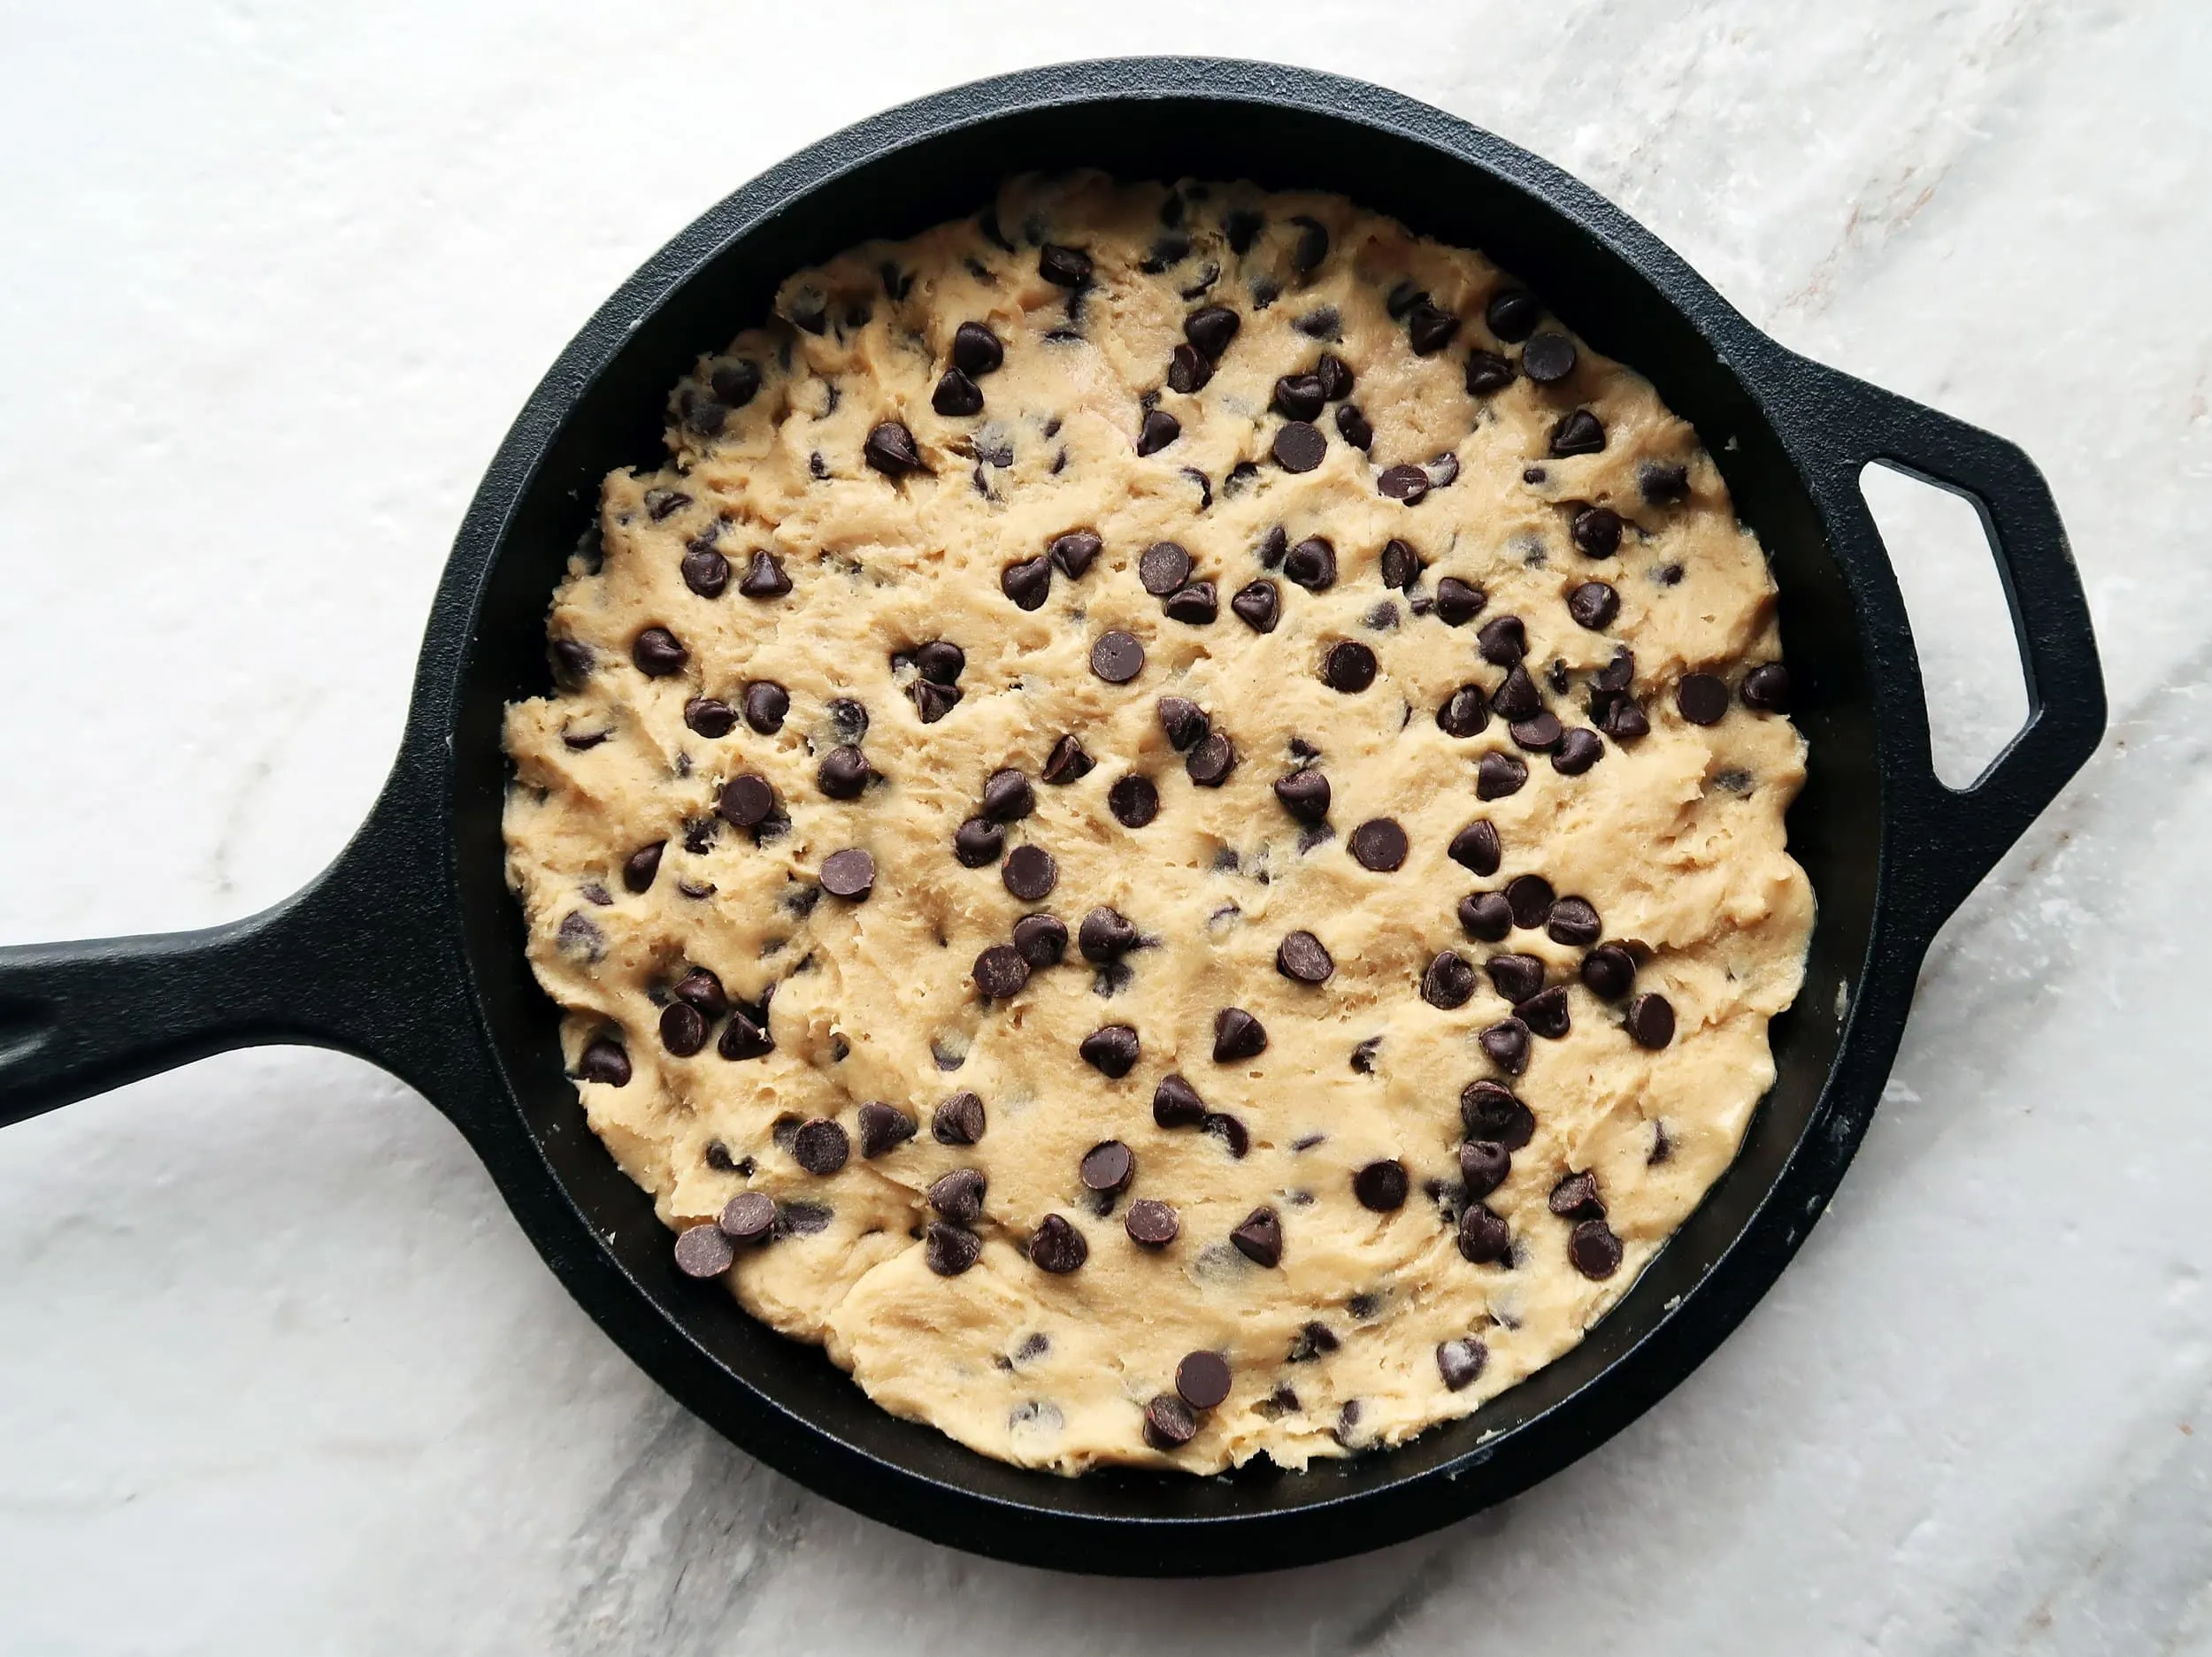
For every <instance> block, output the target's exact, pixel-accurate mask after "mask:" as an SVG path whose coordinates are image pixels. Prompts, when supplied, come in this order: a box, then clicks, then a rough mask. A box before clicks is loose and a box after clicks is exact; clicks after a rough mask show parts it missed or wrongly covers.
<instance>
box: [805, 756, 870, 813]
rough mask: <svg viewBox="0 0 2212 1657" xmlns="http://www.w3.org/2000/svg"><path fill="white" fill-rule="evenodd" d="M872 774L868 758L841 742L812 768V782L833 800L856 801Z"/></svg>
mask: <svg viewBox="0 0 2212 1657" xmlns="http://www.w3.org/2000/svg"><path fill="white" fill-rule="evenodd" d="M872 774H873V773H872V771H870V770H869V766H868V756H866V755H864V754H863V753H862V752H861V751H860V750H859V749H858V748H855V747H853V745H852V744H851V743H849V742H842V743H840V744H839V745H838V746H837V747H835V748H832V749H830V751H829V752H828V753H826V754H825V755H823V756H822V763H820V764H819V765H817V766H816V767H815V768H814V781H815V786H818V788H820V789H821V791H822V792H823V793H824V794H827V795H828V796H829V797H830V798H831V799H833V800H857V799H859V798H860V796H861V794H862V792H863V791H864V790H865V789H866V787H867V786H868V779H869V777H870V776H871V775H872Z"/></svg>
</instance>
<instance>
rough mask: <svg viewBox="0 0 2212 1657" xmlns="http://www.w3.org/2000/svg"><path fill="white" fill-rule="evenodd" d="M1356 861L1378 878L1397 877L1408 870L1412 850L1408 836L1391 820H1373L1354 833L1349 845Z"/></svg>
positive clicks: (1381, 818)
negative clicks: (1399, 872)
mask: <svg viewBox="0 0 2212 1657" xmlns="http://www.w3.org/2000/svg"><path fill="white" fill-rule="evenodd" d="M1348 844H1349V847H1350V849H1351V853H1352V859H1353V861H1354V862H1356V863H1358V864H1359V866H1360V867H1361V868H1363V869H1368V870H1372V871H1374V872H1375V873H1377V874H1394V873H1395V872H1396V871H1398V870H1400V869H1402V868H1403V867H1404V866H1405V861H1406V853H1407V851H1408V850H1409V842H1408V841H1407V840H1406V832H1405V830H1404V829H1402V828H1401V827H1399V826H1398V824H1397V822H1396V821H1395V820H1394V819H1393V818H1390V817H1370V818H1368V820H1367V821H1366V822H1364V823H1363V824H1361V825H1359V826H1358V827H1357V828H1356V829H1354V830H1353V831H1352V838H1351V840H1350V841H1349V842H1348Z"/></svg>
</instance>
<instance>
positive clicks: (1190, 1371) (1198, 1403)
mask: <svg viewBox="0 0 2212 1657" xmlns="http://www.w3.org/2000/svg"><path fill="white" fill-rule="evenodd" d="M1175 1390H1176V1392H1179V1393H1180V1394H1181V1395H1182V1399H1183V1401H1184V1402H1185V1403H1186V1404H1188V1405H1189V1406H1190V1407H1191V1408H1193V1409H1211V1408H1214V1407H1215V1406H1216V1405H1217V1404H1219V1403H1220V1402H1221V1401H1222V1400H1224V1399H1225V1398H1227V1397H1228V1396H1229V1364H1228V1361H1227V1360H1226V1359H1225V1358H1224V1357H1223V1356H1222V1355H1221V1354H1219V1353H1217V1352H1193V1353H1188V1354H1185V1356H1184V1359H1183V1361H1182V1362H1180V1363H1179V1364H1177V1365H1176V1366H1175Z"/></svg>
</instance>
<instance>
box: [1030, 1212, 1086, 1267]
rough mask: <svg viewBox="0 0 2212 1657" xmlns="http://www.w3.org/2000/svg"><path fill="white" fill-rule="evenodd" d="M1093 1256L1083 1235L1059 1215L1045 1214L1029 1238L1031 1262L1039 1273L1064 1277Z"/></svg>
mask: <svg viewBox="0 0 2212 1657" xmlns="http://www.w3.org/2000/svg"><path fill="white" fill-rule="evenodd" d="M1090 1257H1091V1246H1090V1244H1089V1243H1088V1242H1087V1241H1085V1240H1084V1237H1083V1233H1082V1232H1081V1231H1078V1230H1076V1228H1075V1227H1074V1226H1073V1225H1071V1224H1069V1223H1068V1221H1067V1220H1066V1219H1065V1218H1064V1217H1063V1216H1060V1215H1057V1214H1048V1215H1046V1216H1045V1217H1044V1220H1043V1222H1042V1224H1040V1225H1039V1226H1038V1227H1037V1230H1036V1232H1035V1234H1034V1235H1033V1236H1032V1237H1031V1238H1030V1239H1029V1261H1030V1263H1031V1264H1032V1265H1033V1266H1035V1267H1036V1268H1037V1269H1038V1270H1040V1271H1049V1272H1052V1273H1054V1274H1055V1275H1056V1276H1064V1275H1065V1274H1066V1273H1068V1272H1071V1271H1073V1270H1075V1269H1076V1268H1077V1267H1078V1266H1080V1265H1081V1264H1082V1263H1083V1262H1085V1261H1087V1260H1088V1259H1089V1258H1090Z"/></svg>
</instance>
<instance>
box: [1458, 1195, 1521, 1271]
mask: <svg viewBox="0 0 2212 1657" xmlns="http://www.w3.org/2000/svg"><path fill="white" fill-rule="evenodd" d="M1512 1247H1513V1233H1512V1231H1511V1230H1510V1229H1509V1227H1508V1226H1507V1224H1506V1223H1505V1221H1504V1220H1503V1219H1502V1218H1500V1217H1499V1216H1497V1215H1495V1214H1493V1213H1492V1212H1491V1211H1490V1210H1489V1209H1487V1208H1484V1207H1483V1206H1482V1204H1480V1203H1479V1202H1471V1203H1469V1204H1468V1205H1467V1209H1466V1212H1465V1213H1463V1214H1462V1215H1461V1216H1459V1252H1460V1254H1461V1255H1462V1256H1463V1258H1465V1259H1466V1260H1467V1261H1469V1262H1471V1263H1472V1264H1475V1265H1478V1266H1487V1265H1490V1264H1492V1263H1493V1262H1496V1261H1501V1260H1503V1259H1504V1258H1505V1257H1506V1255H1507V1254H1508V1253H1509V1252H1510V1251H1511V1249H1512Z"/></svg>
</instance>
